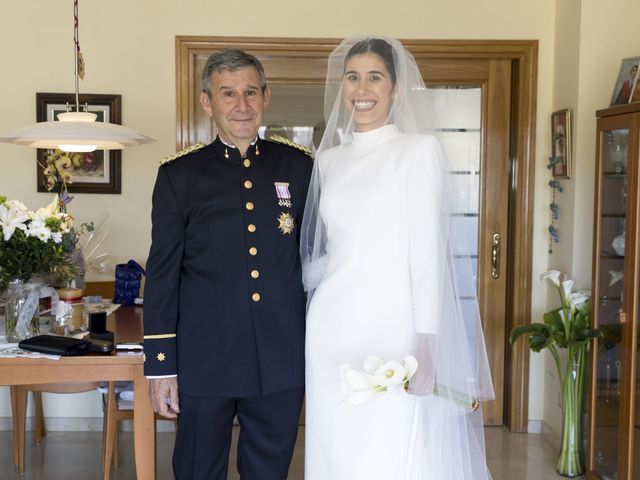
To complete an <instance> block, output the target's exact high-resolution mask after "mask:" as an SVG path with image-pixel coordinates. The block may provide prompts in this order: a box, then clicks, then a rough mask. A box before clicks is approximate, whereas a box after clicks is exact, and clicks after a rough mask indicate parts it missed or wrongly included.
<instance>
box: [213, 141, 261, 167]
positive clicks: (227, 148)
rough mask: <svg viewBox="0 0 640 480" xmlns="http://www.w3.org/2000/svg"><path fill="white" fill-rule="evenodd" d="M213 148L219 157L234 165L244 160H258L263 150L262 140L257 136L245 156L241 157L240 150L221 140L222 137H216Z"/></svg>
mask: <svg viewBox="0 0 640 480" xmlns="http://www.w3.org/2000/svg"><path fill="white" fill-rule="evenodd" d="M213 147H214V151H215V152H216V153H217V154H218V156H220V157H222V158H223V159H224V160H227V161H230V162H233V163H240V162H241V161H242V159H243V158H256V157H259V156H260V150H262V140H261V139H260V137H257V136H256V139H255V140H254V141H253V143H252V144H251V145H249V147H248V148H247V152H246V154H245V155H244V156H241V155H240V150H238V148H237V147H235V146H233V145H229V144H227V143H226V142H224V141H223V140H222V139H221V138H220V136H217V137H216V139H215V141H214V142H213Z"/></svg>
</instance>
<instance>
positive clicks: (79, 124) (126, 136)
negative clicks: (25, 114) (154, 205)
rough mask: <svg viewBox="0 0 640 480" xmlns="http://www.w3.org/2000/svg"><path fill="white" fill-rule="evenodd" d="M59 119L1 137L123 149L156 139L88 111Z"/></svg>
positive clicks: (38, 144)
mask: <svg viewBox="0 0 640 480" xmlns="http://www.w3.org/2000/svg"><path fill="white" fill-rule="evenodd" d="M58 120H59V121H57V122H39V123H36V124H34V125H29V126H28V127H24V128H20V129H18V130H14V131H13V132H10V133H8V134H7V135H4V136H1V137H0V142H8V143H13V144H16V145H26V146H29V147H33V148H52V149H53V148H59V149H60V150H65V151H92V150H96V149H100V150H121V149H123V148H126V147H133V146H136V145H142V144H144V143H151V142H154V141H155V140H154V139H153V138H151V137H147V136H146V135H143V134H142V133H140V132H137V131H135V130H132V129H130V128H127V127H123V126H122V125H116V124H114V123H107V122H96V121H95V120H96V115H95V114H93V113H88V112H65V113H60V114H58Z"/></svg>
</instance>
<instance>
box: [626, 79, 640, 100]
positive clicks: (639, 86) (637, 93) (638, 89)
mask: <svg viewBox="0 0 640 480" xmlns="http://www.w3.org/2000/svg"><path fill="white" fill-rule="evenodd" d="M637 102H640V80H636V86H635V87H634V88H633V93H632V94H631V99H630V100H629V103H637Z"/></svg>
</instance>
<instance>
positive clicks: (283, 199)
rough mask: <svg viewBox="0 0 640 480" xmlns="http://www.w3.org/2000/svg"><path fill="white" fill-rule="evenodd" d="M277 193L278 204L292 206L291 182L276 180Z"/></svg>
mask: <svg viewBox="0 0 640 480" xmlns="http://www.w3.org/2000/svg"><path fill="white" fill-rule="evenodd" d="M274 185H275V186H276V195H278V205H280V206H281V207H288V208H291V194H290V193H289V183H287V182H276V183H274Z"/></svg>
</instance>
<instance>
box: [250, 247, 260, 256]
mask: <svg viewBox="0 0 640 480" xmlns="http://www.w3.org/2000/svg"><path fill="white" fill-rule="evenodd" d="M249 254H250V255H253V256H254V257H255V256H256V255H257V254H258V249H257V248H256V247H251V248H250V249H249Z"/></svg>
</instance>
